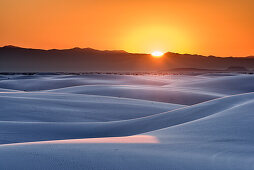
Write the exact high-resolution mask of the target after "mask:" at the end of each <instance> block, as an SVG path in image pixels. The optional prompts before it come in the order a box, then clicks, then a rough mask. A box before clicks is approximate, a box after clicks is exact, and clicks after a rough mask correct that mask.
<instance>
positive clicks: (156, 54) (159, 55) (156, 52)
mask: <svg viewBox="0 0 254 170" xmlns="http://www.w3.org/2000/svg"><path fill="white" fill-rule="evenodd" d="M151 55H152V56H153V57H156V58H160V57H162V56H163V55H164V53H163V52H161V51H154V52H152V53H151Z"/></svg>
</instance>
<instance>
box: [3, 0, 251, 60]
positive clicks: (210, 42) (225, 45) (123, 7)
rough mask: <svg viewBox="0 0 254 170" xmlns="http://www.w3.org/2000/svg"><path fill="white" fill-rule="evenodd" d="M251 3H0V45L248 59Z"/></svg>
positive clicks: (69, 0)
mask: <svg viewBox="0 0 254 170" xmlns="http://www.w3.org/2000/svg"><path fill="white" fill-rule="evenodd" d="M253 7H254V1H253V0H224V1H222V0H182V1H181V0H178V1H175V0H0V46H4V45H9V44H11V45H16V46H22V47H31V48H44V49H50V48H61V49H62V48H72V47H76V46H78V47H92V48H96V49H109V50H110V49H119V50H120V49H123V50H126V51H128V52H137V53H150V52H152V51H163V52H166V51H171V52H178V53H191V54H203V55H210V54H211V55H217V56H248V55H254V11H253Z"/></svg>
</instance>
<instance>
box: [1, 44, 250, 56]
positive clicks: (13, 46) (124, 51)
mask: <svg viewBox="0 0 254 170" xmlns="http://www.w3.org/2000/svg"><path fill="white" fill-rule="evenodd" d="M6 47H12V48H22V49H32V50H45V51H51V50H72V49H82V50H84V49H91V50H95V51H102V52H103V51H104V52H107V51H109V52H110V51H111V52H122V53H128V54H137V55H151V53H138V52H128V51H126V50H112V49H110V50H102V49H96V48H92V47H84V48H82V47H77V46H76V47H72V48H48V49H44V48H31V47H21V46H16V45H11V44H9V45H3V46H0V48H6ZM167 53H171V54H172V53H173V54H180V55H196V56H203V57H219V58H253V57H254V54H250V55H248V56H226V57H221V56H216V55H212V54H211V55H202V54H191V53H178V52H171V51H167V52H164V55H165V54H167Z"/></svg>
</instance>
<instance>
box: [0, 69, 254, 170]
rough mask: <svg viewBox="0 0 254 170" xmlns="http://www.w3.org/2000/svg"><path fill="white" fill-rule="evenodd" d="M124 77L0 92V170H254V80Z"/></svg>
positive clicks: (247, 77) (239, 77)
mask: <svg viewBox="0 0 254 170" xmlns="http://www.w3.org/2000/svg"><path fill="white" fill-rule="evenodd" d="M116 77H117V76H109V77H107V75H99V76H96V75H93V76H90V75H89V76H87V77H86V76H83V77H82V76H77V77H76V76H64V75H52V76H44V75H43V76H42V78H40V75H37V76H36V78H31V79H30V78H29V77H26V78H25V79H26V80H27V81H28V80H32V81H30V82H36V81H39V82H37V83H35V84H34V86H31V87H29V88H30V90H31V89H32V88H34V89H36V88H37V89H40V90H42V89H45V90H46V91H40V92H2V93H0V107H1V110H0V143H1V145H0V169H108V170H111V169H124V170H125V169H126V170H127V169H176V170H185V169H189V170H197V169H202V170H225V169H230V170H239V169H241V170H251V169H254V145H253V142H254V135H253V129H254V124H253V122H254V112H253V110H254V90H253V88H254V84H253V80H254V77H253V76H251V75H240V74H239V75H230V76H228V75H212V76H211V75H201V76H179V77H178V76H171V77H170V76H136V77H135V76H134V77H135V78H132V77H131V76H119V77H117V78H116ZM125 78H126V79H127V80H124V79H125ZM40 79H47V81H53V82H55V80H56V79H61V81H62V83H63V84H61V88H59V85H58V84H56V85H55V86H54V83H53V82H52V84H51V83H49V84H51V85H50V86H47V87H45V88H43V86H44V85H45V86H46V85H47V84H43V83H42V84H40ZM69 79H70V81H69ZM73 79H75V80H77V79H78V81H80V82H81V81H83V82H84V83H86V84H89V83H90V85H84V84H79V85H74V86H75V87H68V86H69V84H68V83H66V84H65V82H72V80H73ZM111 79H115V80H114V83H112V82H113V81H112V80H111ZM118 79H119V81H118ZM19 80H22V81H23V80H24V79H22V78H21V79H19ZM19 80H18V79H15V80H13V81H11V82H6V81H7V80H2V81H5V82H1V81H0V87H4V86H5V85H6V86H7V84H8V83H9V85H11V88H10V89H19V90H22V89H23V90H24V87H25V86H26V85H23V84H21V85H20V86H19V85H18V84H17V83H18V82H19ZM43 81H44V80H43ZM43 81H42V82H43ZM89 81H90V82H89ZM99 81H100V83H101V84H100V85H99V84H97V83H98V82H99ZM131 81H133V84H131ZM155 81H157V82H159V83H154V82H155ZM238 81H239V83H237V82H238ZM110 82H111V83H112V84H111V85H110V84H109V83H110ZM124 82H125V83H124ZM137 82H138V83H137ZM144 82H145V83H144ZM6 83H7V84H6ZM230 85H232V86H230ZM14 86H15V88H13V87H14ZM228 86H230V87H228ZM16 87H17V88H16ZM26 87H28V86H26ZM227 87H228V88H227ZM5 88H6V87H5ZM34 89H33V90H34ZM144 89H145V90H144ZM155 93H156V94H157V95H158V97H161V98H163V99H168V100H167V101H174V100H173V99H175V101H176V99H177V102H173V103H178V104H172V102H171V103H163V102H155V101H158V100H159V99H158V98H157V99H154V97H153V96H152V95H151V94H155ZM89 94H93V95H89ZM142 94H143V95H142ZM147 94H149V95H147ZM231 94H235V95H231ZM202 95H203V96H202ZM204 95H206V97H204ZM110 96H116V97H110ZM140 96H141V97H140ZM187 96H189V97H187ZM207 96H212V97H211V98H208V97H207ZM202 97H203V98H202ZM127 98H131V99H127ZM133 98H142V99H144V100H140V99H133ZM149 100H152V101H149ZM195 103H197V104H195ZM186 104H188V106H186Z"/></svg>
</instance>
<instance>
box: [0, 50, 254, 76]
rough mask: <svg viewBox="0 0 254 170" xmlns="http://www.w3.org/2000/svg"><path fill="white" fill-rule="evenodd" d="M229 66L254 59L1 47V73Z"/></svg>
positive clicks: (253, 62)
mask: <svg viewBox="0 0 254 170" xmlns="http://www.w3.org/2000/svg"><path fill="white" fill-rule="evenodd" d="M230 66H238V67H244V68H247V69H253V68H254V58H253V57H242V58H234V57H228V58H222V57H215V56H208V57H207V56H202V55H190V54H178V53H171V52H168V53H166V54H165V55H164V57H163V58H159V59H158V58H153V57H152V56H151V55H150V54H135V53H128V52H125V51H121V50H120V51H118V50H116V51H109V50H105V51H102V50H95V49H92V48H78V47H76V48H72V49H61V50H59V49H51V50H42V49H30V48H20V47H15V46H4V47H0V72H85V71H161V70H170V69H173V68H197V69H209V70H210V69H222V70H225V69H227V68H228V67H230Z"/></svg>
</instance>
